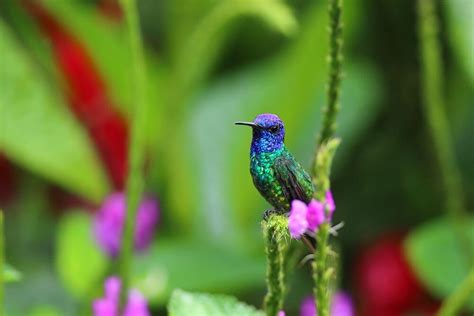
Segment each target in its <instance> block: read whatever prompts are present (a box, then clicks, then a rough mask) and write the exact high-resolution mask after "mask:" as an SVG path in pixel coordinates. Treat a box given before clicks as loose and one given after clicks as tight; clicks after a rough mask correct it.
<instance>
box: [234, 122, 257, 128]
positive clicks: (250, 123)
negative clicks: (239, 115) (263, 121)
mask: <svg viewBox="0 0 474 316" xmlns="http://www.w3.org/2000/svg"><path fill="white" fill-rule="evenodd" d="M235 125H247V126H251V127H257V124H255V123H254V122H235Z"/></svg>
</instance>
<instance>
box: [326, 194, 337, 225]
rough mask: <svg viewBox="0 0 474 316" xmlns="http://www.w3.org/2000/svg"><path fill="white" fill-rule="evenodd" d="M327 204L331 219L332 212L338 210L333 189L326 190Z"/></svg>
mask: <svg viewBox="0 0 474 316" xmlns="http://www.w3.org/2000/svg"><path fill="white" fill-rule="evenodd" d="M326 205H327V207H328V211H329V220H331V219H332V214H333V213H334V211H335V210H336V203H334V198H333V197H332V193H331V191H327V192H326Z"/></svg>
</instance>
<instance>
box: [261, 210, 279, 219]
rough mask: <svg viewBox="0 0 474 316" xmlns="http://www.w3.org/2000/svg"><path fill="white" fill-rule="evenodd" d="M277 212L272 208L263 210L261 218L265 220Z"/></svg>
mask: <svg viewBox="0 0 474 316" xmlns="http://www.w3.org/2000/svg"><path fill="white" fill-rule="evenodd" d="M274 214H278V212H277V211H276V210H275V209H274V208H269V209H268V210H266V211H265V212H263V217H262V219H263V220H264V221H265V222H267V221H268V219H269V218H270V216H271V215H274Z"/></svg>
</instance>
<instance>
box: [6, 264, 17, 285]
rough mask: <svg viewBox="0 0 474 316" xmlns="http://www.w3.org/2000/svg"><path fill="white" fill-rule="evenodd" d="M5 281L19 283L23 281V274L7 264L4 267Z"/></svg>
mask: <svg viewBox="0 0 474 316" xmlns="http://www.w3.org/2000/svg"><path fill="white" fill-rule="evenodd" d="M3 280H4V281H5V282H17V281H20V280H21V273H20V272H18V270H15V269H14V268H13V267H11V266H10V265H8V264H6V265H5V266H4V267H3Z"/></svg>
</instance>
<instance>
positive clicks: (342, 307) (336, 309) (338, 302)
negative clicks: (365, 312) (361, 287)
mask: <svg viewBox="0 0 474 316" xmlns="http://www.w3.org/2000/svg"><path fill="white" fill-rule="evenodd" d="M330 314H331V316H354V315H355V312H354V306H353V304H352V299H351V297H350V296H349V295H348V294H346V293H344V292H341V291H339V292H336V293H335V294H334V295H333V297H332V302H331V311H330ZM317 315H318V311H317V308H316V305H315V303H314V298H313V296H308V297H306V298H305V299H304V300H303V303H301V306H300V316H317Z"/></svg>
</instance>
